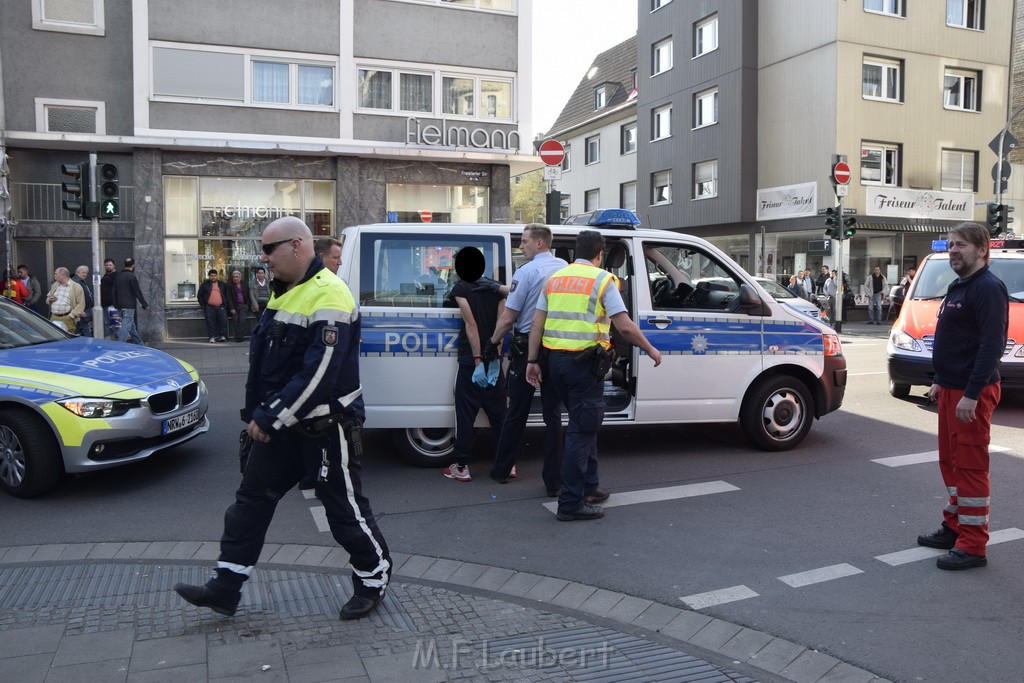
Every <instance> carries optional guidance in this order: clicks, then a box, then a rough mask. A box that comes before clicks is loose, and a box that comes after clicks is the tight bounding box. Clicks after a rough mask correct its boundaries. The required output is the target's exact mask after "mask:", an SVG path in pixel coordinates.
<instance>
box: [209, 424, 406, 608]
mask: <svg viewBox="0 0 1024 683" xmlns="http://www.w3.org/2000/svg"><path fill="white" fill-rule="evenodd" d="M356 429H361V428H359V427H356ZM343 439H344V442H343V441H342V440H343ZM352 441H353V439H352V438H351V434H350V435H346V434H345V431H344V430H343V429H342V428H341V427H340V426H335V427H333V428H331V429H329V430H328V431H327V432H326V433H325V434H324V435H323V436H321V437H318V438H315V439H312V438H309V437H307V436H305V435H302V434H300V433H299V432H298V431H297V430H294V429H286V430H284V431H281V432H276V433H274V434H273V435H272V436H271V439H270V442H269V443H260V442H258V441H257V442H256V443H255V444H253V448H252V453H251V455H250V456H249V464H248V465H247V467H246V470H245V474H244V475H243V476H242V483H241V485H240V486H239V488H238V492H237V493H236V494H235V502H234V504H233V505H231V507H229V508H228V510H227V512H226V513H225V515H224V536H223V537H222V538H221V543H220V557H219V558H218V559H219V560H220V561H221V562H228V563H231V564H236V565H240V566H242V567H252V566H254V565H255V564H256V561H257V560H258V559H259V556H260V552H261V551H262V550H263V544H264V541H265V539H266V535H267V528H268V527H269V526H270V522H271V520H272V519H273V517H274V511H275V509H276V508H277V503H278V501H279V500H281V497H282V496H283V495H284V494H285V493H287V492H288V491H289V490H290V489H292V488H293V487H294V486H295V485H296V484H297V483H298V482H299V480H300V479H302V478H303V477H304V476H305V475H306V474H307V473H308V474H309V476H310V478H312V479H314V480H315V479H316V478H317V474H318V472H319V469H320V462H321V454H322V448H324V447H326V449H327V460H328V463H329V465H328V475H327V481H325V482H321V481H318V482H316V494H317V497H318V498H319V499H320V502H321V503H323V506H324V508H325V509H326V511H327V522H328V524H329V525H330V528H331V534H332V535H333V536H334V539H335V540H336V541H337V542H338V543H339V544H341V546H342V547H343V548H344V549H345V550H346V552H348V554H349V555H350V556H351V560H350V561H351V564H352V567H353V569H354V570H355V571H354V572H353V574H352V584H353V587H354V591H355V593H356V594H357V595H364V596H370V597H372V596H375V595H377V593H379V592H380V590H381V589H382V588H383V587H384V586H386V585H387V582H388V580H389V579H390V577H391V555H390V554H389V552H388V546H387V543H386V542H385V541H384V537H383V536H382V535H381V533H380V529H378V528H377V523H376V521H375V520H374V518H373V511H372V510H371V509H370V501H369V500H367V498H366V496H364V495H363V494H362V487H361V483H360V471H361V469H362V468H361V465H360V461H359V454H358V453H355V452H353V451H354V450H355V448H354V447H353V446H354V444H353V443H352ZM346 455H347V457H346ZM343 460H346V461H347V462H343Z"/></svg>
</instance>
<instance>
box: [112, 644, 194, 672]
mask: <svg viewBox="0 0 1024 683" xmlns="http://www.w3.org/2000/svg"><path fill="white" fill-rule="evenodd" d="M193 664H202V665H203V666H204V667H205V665H206V636H205V635H189V636H176V637H173V638H154V639H152V640H144V641H142V642H139V643H136V644H135V647H134V648H133V649H132V663H131V667H130V669H129V671H130V672H131V673H138V672H140V671H149V670H151V669H171V668H175V667H179V666H187V665H193Z"/></svg>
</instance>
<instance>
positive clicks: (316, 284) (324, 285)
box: [267, 268, 359, 327]
mask: <svg viewBox="0 0 1024 683" xmlns="http://www.w3.org/2000/svg"><path fill="white" fill-rule="evenodd" d="M339 280H340V281H341V284H342V286H341V287H338V282H337V281H339ZM267 308H268V309H270V310H272V311H274V312H275V313H274V320H276V321H278V322H283V323H285V324H288V325H297V326H299V327H308V326H309V325H311V324H313V323H316V322H320V321H323V322H326V323H327V324H334V323H343V324H346V323H351V322H352V321H353V320H355V319H356V318H358V317H359V312H358V310H357V309H356V302H355V298H354V297H353V296H352V291H351V290H350V289H349V288H348V286H347V285H345V281H344V280H341V278H339V277H338V276H337V275H335V274H334V273H332V272H331V271H330V270H328V269H327V268H324V269H323V270H321V271H320V272H318V273H317V274H316V275H314V276H313V277H311V278H310V279H309V280H307V281H306V282H303V283H301V284H299V285H297V286H295V287H292V288H291V289H289V290H288V291H286V292H285V293H284V294H281V295H276V294H271V296H270V301H268V302H267Z"/></svg>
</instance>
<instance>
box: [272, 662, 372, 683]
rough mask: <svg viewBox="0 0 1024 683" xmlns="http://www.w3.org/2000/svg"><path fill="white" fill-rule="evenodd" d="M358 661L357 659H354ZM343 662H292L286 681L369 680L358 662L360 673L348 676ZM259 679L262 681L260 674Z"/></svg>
mask: <svg viewBox="0 0 1024 683" xmlns="http://www.w3.org/2000/svg"><path fill="white" fill-rule="evenodd" d="M355 661H356V662H359V660H358V659H356V660H355ZM344 664H345V663H344V662H320V663H319V664H292V665H290V666H289V667H288V683H320V681H345V683H361V682H362V681H367V682H369V680H370V679H369V678H367V676H366V674H365V673H364V672H363V665H362V663H361V662H360V663H359V664H358V666H359V671H360V673H358V674H353V675H351V676H348V675H346V674H345V673H344V671H339V669H344V668H345V667H344ZM259 680H260V681H261V683H262V681H263V675H262V674H260V677H259Z"/></svg>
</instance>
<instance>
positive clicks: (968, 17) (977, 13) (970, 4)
mask: <svg viewBox="0 0 1024 683" xmlns="http://www.w3.org/2000/svg"><path fill="white" fill-rule="evenodd" d="M946 25H947V26H956V27H958V28H973V29H976V30H978V31H981V30H984V28H985V0H946Z"/></svg>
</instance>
